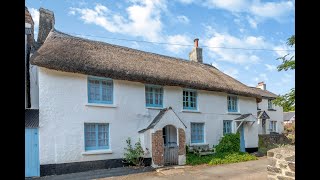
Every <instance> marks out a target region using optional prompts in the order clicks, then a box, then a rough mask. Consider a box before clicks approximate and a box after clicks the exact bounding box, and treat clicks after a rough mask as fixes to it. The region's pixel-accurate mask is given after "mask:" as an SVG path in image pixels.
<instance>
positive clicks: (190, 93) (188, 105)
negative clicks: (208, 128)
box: [183, 90, 197, 110]
mask: <svg viewBox="0 0 320 180" xmlns="http://www.w3.org/2000/svg"><path fill="white" fill-rule="evenodd" d="M183 109H193V110H196V109H197V91H194V90H183Z"/></svg>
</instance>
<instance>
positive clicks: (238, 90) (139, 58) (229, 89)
mask: <svg viewBox="0 0 320 180" xmlns="http://www.w3.org/2000/svg"><path fill="white" fill-rule="evenodd" d="M31 64H33V65H37V66H41V67H45V68H49V69H54V70H58V71H66V72H72V73H81V74H87V75H93V76H101V77H109V78H113V79H119V80H128V81H136V82H141V83H149V84H158V85H166V86H180V87H185V88H193V89H198V90H208V91H220V92H226V93H230V94H237V95H242V96H249V97H256V98H259V99H260V98H261V96H260V94H259V93H257V92H256V91H254V90H252V89H251V88H250V87H248V86H246V85H244V84H242V83H241V82H239V81H237V80H235V79H233V78H232V77H230V76H228V75H226V74H224V73H222V72H221V71H219V70H218V69H217V68H215V67H213V66H211V65H207V64H201V63H197V62H191V61H188V60H185V59H179V58H174V57H169V56H164V55H159V54H155V53H150V52H144V51H140V50H136V49H131V48H127V47H122V46H117V45H113V44H108V43H104V42H98V41H93V40H88V39H83V38H79V37H74V36H70V35H68V34H64V33H61V32H59V31H57V30H52V31H51V32H50V33H49V35H48V37H47V39H46V40H45V42H44V44H43V45H42V46H41V47H40V48H39V49H38V50H37V52H36V53H35V54H34V55H33V56H32V58H31Z"/></svg>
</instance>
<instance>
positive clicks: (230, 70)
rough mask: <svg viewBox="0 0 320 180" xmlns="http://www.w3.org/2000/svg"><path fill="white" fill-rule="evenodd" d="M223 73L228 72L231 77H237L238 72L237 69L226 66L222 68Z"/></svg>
mask: <svg viewBox="0 0 320 180" xmlns="http://www.w3.org/2000/svg"><path fill="white" fill-rule="evenodd" d="M222 72H223V73H225V74H228V75H229V76H231V77H233V78H237V77H238V74H239V70H238V69H235V68H227V69H224V70H222Z"/></svg>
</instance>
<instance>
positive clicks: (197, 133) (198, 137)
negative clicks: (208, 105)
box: [191, 123, 204, 143]
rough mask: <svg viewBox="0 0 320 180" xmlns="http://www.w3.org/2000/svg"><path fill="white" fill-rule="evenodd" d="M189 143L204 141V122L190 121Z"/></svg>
mask: <svg viewBox="0 0 320 180" xmlns="http://www.w3.org/2000/svg"><path fill="white" fill-rule="evenodd" d="M191 143H204V123H191Z"/></svg>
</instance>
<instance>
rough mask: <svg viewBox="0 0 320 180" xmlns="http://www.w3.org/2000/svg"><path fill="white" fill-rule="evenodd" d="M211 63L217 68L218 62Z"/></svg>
mask: <svg viewBox="0 0 320 180" xmlns="http://www.w3.org/2000/svg"><path fill="white" fill-rule="evenodd" d="M211 65H212V66H214V67H216V68H218V69H219V65H218V63H216V62H213V63H211Z"/></svg>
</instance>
